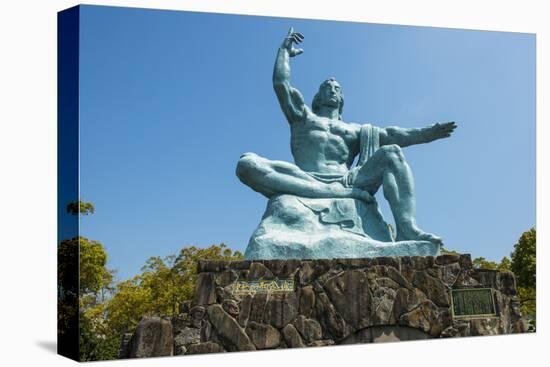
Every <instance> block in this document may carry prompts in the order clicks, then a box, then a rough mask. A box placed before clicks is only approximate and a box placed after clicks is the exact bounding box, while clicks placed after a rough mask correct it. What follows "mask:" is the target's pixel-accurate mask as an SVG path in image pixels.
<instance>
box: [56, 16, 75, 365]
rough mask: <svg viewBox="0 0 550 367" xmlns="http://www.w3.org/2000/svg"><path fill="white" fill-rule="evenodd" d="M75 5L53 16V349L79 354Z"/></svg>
mask: <svg viewBox="0 0 550 367" xmlns="http://www.w3.org/2000/svg"><path fill="white" fill-rule="evenodd" d="M79 17H80V9H79V7H73V8H70V9H67V10H64V11H62V12H59V13H58V17H57V223H58V224H57V236H58V248H57V249H58V251H57V290H58V298H57V352H58V353H59V354H61V355H63V356H65V357H67V358H71V359H74V360H78V359H79V334H80V333H79V325H78V324H79V322H78V318H79V317H78V289H79V287H78V231H79V229H78V212H77V213H76V214H75V213H73V214H71V213H69V212H68V210H67V205H68V204H69V203H78V181H79V179H78V178H79V169H78V162H79V158H78V152H79V142H78V136H79V127H78V124H79V120H78V119H79V23H80V21H79Z"/></svg>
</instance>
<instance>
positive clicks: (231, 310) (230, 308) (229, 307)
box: [222, 299, 240, 317]
mask: <svg viewBox="0 0 550 367" xmlns="http://www.w3.org/2000/svg"><path fill="white" fill-rule="evenodd" d="M222 307H223V309H224V311H225V312H227V313H228V314H229V315H231V316H233V317H237V316H238V315H239V311H240V310H239V305H238V304H237V302H235V301H234V300H232V299H228V300H225V301H223V304H222Z"/></svg>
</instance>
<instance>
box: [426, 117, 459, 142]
mask: <svg viewBox="0 0 550 367" xmlns="http://www.w3.org/2000/svg"><path fill="white" fill-rule="evenodd" d="M454 129H456V123H455V122H454V121H451V122H438V123H435V124H433V125H431V126H429V127H428V128H427V130H426V134H427V138H428V140H429V141H432V140H437V139H443V138H448V137H449V136H451V134H452V133H453V131H454Z"/></svg>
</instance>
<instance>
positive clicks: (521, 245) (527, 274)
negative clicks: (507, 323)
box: [511, 228, 537, 330]
mask: <svg viewBox="0 0 550 367" xmlns="http://www.w3.org/2000/svg"><path fill="white" fill-rule="evenodd" d="M536 247H537V230H536V229H535V228H531V229H529V230H528V231H526V232H524V233H523V234H522V235H521V237H520V238H519V240H518V242H517V243H516V244H515V245H514V251H513V252H512V263H511V269H512V271H513V272H514V274H515V275H516V281H517V287H518V293H519V300H520V308H521V312H522V313H523V314H524V315H526V316H528V317H529V318H530V319H531V327H532V329H533V330H535V329H536V317H537V303H536V298H537V251H536Z"/></svg>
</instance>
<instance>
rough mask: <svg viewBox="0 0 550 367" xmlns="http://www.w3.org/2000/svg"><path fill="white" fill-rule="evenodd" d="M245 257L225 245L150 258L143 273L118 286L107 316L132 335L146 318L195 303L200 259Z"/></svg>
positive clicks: (118, 330)
mask: <svg viewBox="0 0 550 367" xmlns="http://www.w3.org/2000/svg"><path fill="white" fill-rule="evenodd" d="M238 259H242V254H241V253H240V252H238V251H233V250H231V249H230V248H228V247H227V246H226V245H225V244H223V243H222V244H220V245H212V246H210V247H207V248H198V247H195V246H191V247H184V248H182V249H181V250H180V251H179V252H178V254H177V255H169V256H166V257H164V258H161V257H158V256H155V257H151V258H149V259H148V260H147V261H146V263H145V265H144V266H143V267H142V269H141V274H139V275H137V276H135V277H133V278H132V279H130V280H126V281H123V282H120V283H118V284H117V285H116V290H115V292H114V296H113V297H112V298H111V299H110V300H108V302H107V303H106V317H107V319H108V320H109V323H110V326H111V327H112V329H113V330H116V331H117V332H118V333H124V332H132V331H133V330H134V329H135V327H136V325H137V323H138V322H139V320H140V319H141V318H142V317H143V316H152V315H163V316H165V315H170V316H174V315H177V313H178V311H179V305H180V304H181V303H182V302H183V301H186V300H191V298H192V296H193V292H194V289H195V284H196V281H197V262H198V260H238Z"/></svg>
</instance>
